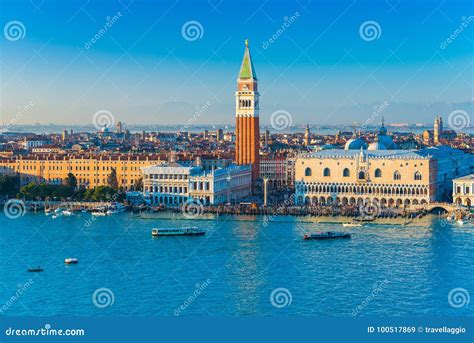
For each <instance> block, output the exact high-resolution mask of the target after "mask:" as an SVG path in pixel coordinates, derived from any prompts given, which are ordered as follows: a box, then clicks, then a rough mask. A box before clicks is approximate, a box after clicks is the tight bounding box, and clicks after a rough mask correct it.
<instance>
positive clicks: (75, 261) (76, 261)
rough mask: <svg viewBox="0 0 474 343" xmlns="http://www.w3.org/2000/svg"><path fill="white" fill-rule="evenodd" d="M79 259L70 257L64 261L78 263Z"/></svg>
mask: <svg viewBox="0 0 474 343" xmlns="http://www.w3.org/2000/svg"><path fill="white" fill-rule="evenodd" d="M78 262H79V260H78V259H77V258H75V257H68V258H66V259H65V260H64V263H66V264H77V263H78Z"/></svg>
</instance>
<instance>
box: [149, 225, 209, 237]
mask: <svg viewBox="0 0 474 343" xmlns="http://www.w3.org/2000/svg"><path fill="white" fill-rule="evenodd" d="M205 233H206V231H204V230H202V229H199V228H197V227H181V228H155V229H152V230H151V235H152V236H153V237H159V236H202V235H204V234H205Z"/></svg>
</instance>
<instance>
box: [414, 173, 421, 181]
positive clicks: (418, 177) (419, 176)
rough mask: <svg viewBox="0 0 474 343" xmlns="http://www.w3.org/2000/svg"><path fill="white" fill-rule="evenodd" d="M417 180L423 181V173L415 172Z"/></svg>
mask: <svg viewBox="0 0 474 343" xmlns="http://www.w3.org/2000/svg"><path fill="white" fill-rule="evenodd" d="M415 180H418V181H419V180H421V173H420V172H419V171H417V172H415Z"/></svg>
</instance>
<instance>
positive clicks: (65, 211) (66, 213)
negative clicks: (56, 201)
mask: <svg viewBox="0 0 474 343" xmlns="http://www.w3.org/2000/svg"><path fill="white" fill-rule="evenodd" d="M73 214H74V213H73V212H72V211H69V210H64V211H63V215H65V216H67V217H69V216H72V215H73Z"/></svg>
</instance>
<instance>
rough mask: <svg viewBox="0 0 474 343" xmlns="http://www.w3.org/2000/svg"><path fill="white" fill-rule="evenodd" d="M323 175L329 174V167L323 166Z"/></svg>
mask: <svg viewBox="0 0 474 343" xmlns="http://www.w3.org/2000/svg"><path fill="white" fill-rule="evenodd" d="M323 176H331V170H330V169H329V168H324V172H323Z"/></svg>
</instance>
